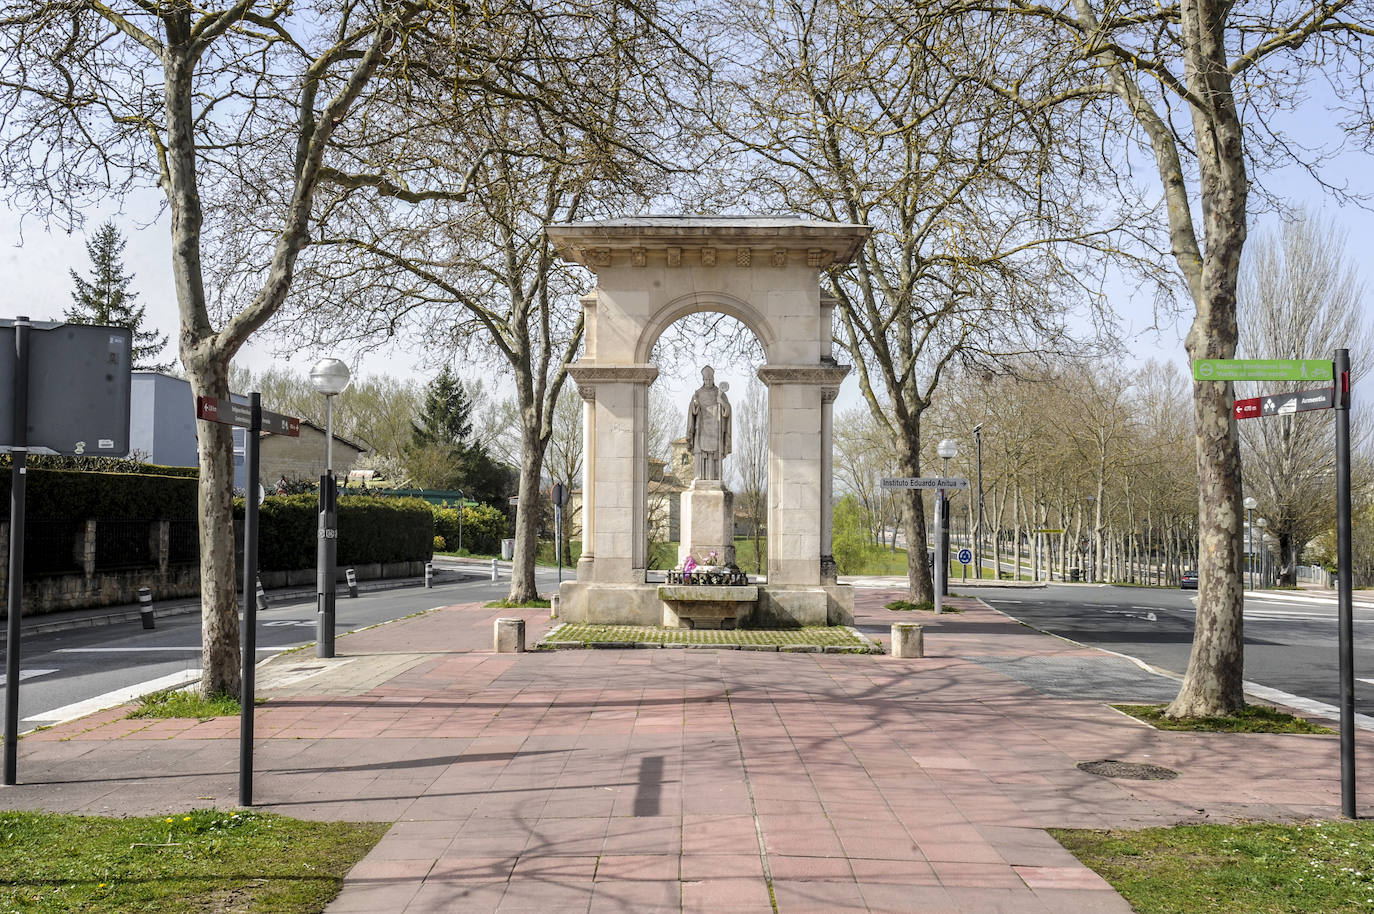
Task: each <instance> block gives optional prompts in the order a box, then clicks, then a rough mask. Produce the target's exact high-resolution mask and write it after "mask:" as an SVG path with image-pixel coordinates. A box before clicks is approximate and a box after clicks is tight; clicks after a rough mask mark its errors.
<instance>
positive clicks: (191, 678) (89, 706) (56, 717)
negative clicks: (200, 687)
mask: <svg viewBox="0 0 1374 914" xmlns="http://www.w3.org/2000/svg"><path fill="white" fill-rule="evenodd" d="M199 678H200V670H199V669H193V670H182V671H181V672H179V673H169V674H168V675H166V676H159V677H158V678H156V679H149V680H148V681H147V682H140V683H138V684H137V685H131V686H125V687H124V688H122V689H115V690H114V691H111V692H106V693H105V694H104V695H97V696H95V697H94V698H87V699H85V700H84V701H78V702H75V703H73V704H69V705H63V706H62V707H60V708H53V709H52V710H51V711H44V712H43V713H42V714H35V715H33V716H32V717H26V718H24V723H35V724H36V723H43V722H49V723H58V724H60V723H65V722H67V721H69V720H76V719H77V718H78V717H85V716H86V715H87V714H94V713H95V712H96V711H103V710H105V709H106V708H113V707H116V706H118V705H122V704H124V703H125V702H129V701H133V700H134V699H135V698H141V697H143V696H144V695H147V694H148V693H149V692H159V691H161V690H163V689H177V688H180V687H181V686H184V685H188V684H190V683H192V682H195V681H196V680H197V679H199Z"/></svg>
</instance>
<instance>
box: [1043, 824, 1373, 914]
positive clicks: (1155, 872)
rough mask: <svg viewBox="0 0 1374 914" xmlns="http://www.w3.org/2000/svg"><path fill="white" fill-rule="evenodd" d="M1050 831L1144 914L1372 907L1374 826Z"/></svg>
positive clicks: (1322, 912) (1333, 913) (1303, 913)
mask: <svg viewBox="0 0 1374 914" xmlns="http://www.w3.org/2000/svg"><path fill="white" fill-rule="evenodd" d="M1050 833H1051V834H1052V835H1054V837H1055V838H1056V839H1058V840H1059V842H1060V843H1061V844H1063V845H1064V846H1065V847H1066V848H1068V849H1069V850H1070V851H1071V852H1072V853H1073V855H1074V856H1075V857H1077V858H1078V859H1079V860H1082V861H1083V862H1084V863H1085V864H1087V865H1088V866H1090V867H1092V868H1093V869H1094V870H1096V871H1097V872H1098V873H1099V874H1101V875H1102V877H1103V878H1104V879H1106V880H1107V881H1108V882H1110V883H1111V884H1112V887H1113V888H1115V889H1116V890H1117V891H1118V892H1120V893H1121V894H1122V895H1123V896H1124V897H1125V898H1126V900H1127V901H1128V902H1130V904H1131V906H1132V907H1133V908H1134V909H1135V910H1136V911H1137V912H1138V914H1200V912H1212V914H1337V912H1341V914H1348V912H1353V911H1374V822H1314V823H1308V824H1304V825H1271V824H1251V825H1181V826H1176V827H1173V828H1147V829H1142V830H1140V831H1091V830H1086V829H1051V830H1050Z"/></svg>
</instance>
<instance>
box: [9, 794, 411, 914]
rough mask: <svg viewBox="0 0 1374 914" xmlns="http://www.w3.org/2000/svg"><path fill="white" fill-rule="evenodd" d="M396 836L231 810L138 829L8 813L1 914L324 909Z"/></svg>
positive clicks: (376, 826)
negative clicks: (361, 864) (370, 855)
mask: <svg viewBox="0 0 1374 914" xmlns="http://www.w3.org/2000/svg"><path fill="white" fill-rule="evenodd" d="M386 829H387V826H386V825H385V824H380V823H360V822H303V821H300V820H298V819H288V818H285V817H283V816H275V815H270V814H265V813H255V812H232V811H224V810H195V811H193V812H189V813H178V814H177V815H174V816H151V817H148V818H136V819H104V818H96V817H93V816H62V815H51V814H46V813H31V812H0V910H3V911H7V912H8V911H24V912H42V914H49V912H50V914H67V912H71V911H82V912H105V911H108V912H112V914H113V912H118V914H126V912H140V914H143V912H168V914H173V912H176V914H180V912H187V911H192V912H204V914H210V912H229V911H262V912H273V914H287V912H290V914H305V912H316V911H323V910H324V907H325V905H327V904H328V903H329V902H330V901H331V900H332V899H333V898H334V896H336V895H337V894H338V893H339V887H340V885H341V884H342V883H343V877H344V874H345V873H347V872H348V870H349V869H350V868H352V866H353V864H354V863H356V862H357V861H358V860H359V859H361V858H362V856H363V855H364V854H366V853H367V852H368V851H369V850H370V849H371V848H372V846H373V845H374V844H376V843H377V841H378V839H380V838H381V837H382V834H383V833H384V832H385V831H386Z"/></svg>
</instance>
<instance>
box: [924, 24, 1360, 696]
mask: <svg viewBox="0 0 1374 914" xmlns="http://www.w3.org/2000/svg"><path fill="white" fill-rule="evenodd" d="M948 9H950V10H952V11H962V12H963V13H965V16H964V17H963V21H964V22H965V23H966V24H968V26H969V27H977V25H978V24H979V23H981V22H985V21H987V19H988V14H989V13H991V14H992V17H991V18H992V20H993V21H996V22H1008V21H1019V22H1032V23H1035V24H1036V25H1037V26H1038V27H1040V28H1042V29H1043V30H1044V31H1043V34H1042V35H1041V36H1040V38H1039V40H1037V41H1030V42H1028V43H1027V44H1026V45H1025V46H1024V47H1023V51H1024V54H1023V55H1022V56H1023V57H1033V58H1036V59H1038V60H1040V61H1041V62H1042V63H1043V64H1044V65H1045V66H1047V68H1049V69H1052V70H1058V71H1063V72H1065V73H1067V74H1073V76H1074V77H1075V78H1070V79H1069V80H1066V81H1065V82H1064V83H1063V84H1059V85H1048V84H1043V83H1042V84H1037V85H1030V84H1025V83H1023V82H1022V80H1021V78H1020V77H1021V71H1020V68H1019V66H1018V68H1017V71H1016V72H1007V68H1006V67H1005V66H1004V65H1003V64H1002V61H1001V59H1000V57H999V55H1000V49H995V50H993V51H992V52H990V53H989V54H987V55H985V56H984V57H983V59H982V60H981V61H980V64H981V65H980V66H979V68H978V71H977V72H978V75H979V78H980V79H982V80H983V81H984V82H985V83H986V84H987V85H989V86H992V87H994V88H995V89H996V90H997V91H998V92H1000V93H1001V94H1002V95H1004V96H1005V97H1007V98H1009V99H1013V100H1015V101H1016V102H1017V103H1018V104H1019V105H1020V106H1021V107H1022V108H1023V109H1024V110H1025V111H1027V112H1041V111H1044V110H1045V109H1046V108H1050V107H1058V106H1062V105H1065V104H1068V105H1071V106H1072V107H1073V110H1075V111H1078V112H1081V113H1083V114H1084V115H1085V116H1084V119H1083V121H1082V123H1081V124H1080V135H1092V134H1099V135H1103V136H1105V137H1107V138H1108V141H1107V142H1104V144H1103V149H1104V150H1106V151H1107V157H1106V162H1105V164H1106V166H1107V168H1108V169H1117V168H1122V169H1123V171H1122V172H1120V174H1121V184H1122V186H1123V188H1126V187H1128V186H1129V191H1128V192H1129V193H1132V194H1135V193H1137V192H1138V190H1139V189H1138V188H1137V187H1135V186H1134V178H1133V176H1132V175H1131V174H1130V172H1129V163H1130V157H1131V156H1132V155H1134V154H1136V153H1137V151H1143V149H1142V147H1143V148H1144V149H1148V152H1149V154H1150V156H1151V157H1152V158H1153V160H1154V163H1155V166H1156V171H1157V174H1158V178H1159V186H1160V187H1161V188H1162V190H1163V197H1164V201H1163V202H1164V216H1165V220H1164V221H1165V224H1164V228H1165V230H1166V232H1167V238H1168V250H1169V251H1170V253H1171V254H1172V256H1173V261H1174V264H1175V265H1176V266H1177V268H1178V270H1179V272H1180V273H1181V274H1182V277H1183V280H1184V285H1185V287H1186V289H1187V292H1188V298H1189V300H1190V301H1191V303H1192V306H1193V309H1194V319H1193V323H1192V327H1191V328H1190V330H1189V332H1188V336H1187V339H1186V341H1185V346H1186V349H1187V352H1188V357H1189V358H1190V359H1192V360H1197V359H1204V358H1223V359H1225V358H1231V357H1233V356H1234V355H1235V352H1236V343H1237V329H1236V285H1237V277H1238V275H1239V270H1240V260H1241V251H1242V249H1243V247H1244V245H1245V237H1246V228H1247V221H1246V219H1247V215H1248V208H1249V205H1250V193H1251V190H1252V179H1251V173H1252V170H1253V169H1256V167H1258V169H1264V168H1266V167H1269V166H1273V165H1276V164H1280V163H1291V162H1294V161H1296V162H1297V164H1300V165H1302V166H1304V167H1306V168H1308V169H1309V171H1310V172H1311V173H1313V174H1318V171H1317V169H1318V167H1319V166H1320V164H1321V160H1322V158H1323V154H1324V153H1326V152H1329V151H1330V150H1313V149H1311V148H1310V146H1309V145H1308V144H1307V143H1305V142H1303V141H1302V140H1301V139H1299V138H1297V137H1295V136H1292V135H1288V134H1285V133H1284V131H1283V127H1284V125H1283V123H1282V118H1281V115H1280V113H1279V112H1280V110H1281V109H1283V108H1285V107H1290V106H1291V101H1292V99H1293V98H1295V97H1300V96H1301V95H1302V93H1303V91H1304V87H1305V86H1306V85H1307V84H1308V83H1309V82H1311V81H1313V80H1320V81H1322V82H1324V83H1325V84H1326V85H1327V86H1328V87H1330V89H1331V90H1332V91H1333V92H1334V94H1335V97H1336V98H1337V99H1338V100H1340V101H1339V102H1338V104H1343V105H1344V106H1345V107H1344V108H1343V113H1344V114H1345V115H1347V116H1348V120H1347V123H1346V126H1348V127H1349V135H1350V136H1352V137H1360V138H1362V139H1364V141H1365V142H1368V141H1369V139H1370V138H1371V135H1370V133H1369V131H1368V124H1369V122H1370V105H1369V101H1370V99H1369V95H1368V89H1367V84H1366V76H1367V71H1368V65H1367V58H1366V57H1365V55H1364V52H1363V46H1362V44H1361V42H1362V40H1365V39H1368V38H1369V37H1371V36H1374V26H1371V25H1370V23H1371V22H1374V6H1371V4H1370V2H1369V0H1338V2H1335V3H1329V4H1324V5H1317V6H1311V5H1307V4H1237V3H1232V2H1229V0H1188V2H1185V3H1181V4H1177V5H1174V4H1154V3H1149V2H1145V0H1132V2H1126V3H1099V2H1094V0H1054V2H1051V3H1048V4H1024V3H1020V2H1016V0H953V2H952V4H951V5H950V6H949V7H948ZM1094 99H1095V100H1096V102H1097V103H1095V104H1094V103H1092V102H1093V100H1094ZM1098 118H1100V119H1101V120H1098ZM1094 158H1096V159H1097V161H1098V162H1102V158H1101V156H1100V154H1098V155H1095V156H1094ZM1088 167H1095V166H1088ZM1096 167H1100V165H1098V166H1096ZM1271 202H1273V201H1271ZM1196 208H1200V210H1201V213H1200V215H1201V219H1200V220H1199V219H1198V218H1197V215H1196V214H1195V209H1196ZM1232 401H1233V391H1232V386H1231V384H1230V383H1229V382H1225V383H1223V382H1215V381H1208V382H1198V383H1196V384H1195V385H1194V406H1193V414H1194V429H1195V435H1196V454H1197V472H1198V480H1199V489H1198V513H1199V519H1200V525H1199V536H1200V540H1201V541H1200V544H1199V554H1200V557H1201V561H1200V564H1199V569H1198V571H1199V580H1200V591H1199V595H1198V611H1197V615H1196V617H1195V620H1196V621H1195V625H1194V637H1193V649H1192V654H1191V656H1190V658H1189V662H1188V670H1187V672H1186V674H1185V676H1184V680H1183V684H1182V686H1181V688H1180V689H1179V694H1178V696H1177V697H1176V698H1175V699H1174V701H1173V702H1172V703H1171V704H1170V705H1169V709H1168V712H1167V713H1168V715H1169V716H1171V717H1190V716H1207V715H1218V714H1228V713H1232V712H1234V711H1236V710H1238V709H1240V708H1241V707H1243V706H1244V704H1245V698H1244V690H1243V680H1244V637H1243V628H1242V620H1241V606H1242V574H1241V564H1242V563H1241V538H1240V535H1239V531H1240V528H1241V489H1240V447H1239V439H1238V435H1237V432H1236V425H1235V421H1234V419H1233V418H1232V415H1231V404H1232Z"/></svg>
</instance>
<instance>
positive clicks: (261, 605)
mask: <svg viewBox="0 0 1374 914" xmlns="http://www.w3.org/2000/svg"><path fill="white" fill-rule="evenodd" d="M257 583H258V587H257V591H258V612H260V613H262V612H267V610H268V602H267V591H265V590H263V589H262V578H258V579H257Z"/></svg>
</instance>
